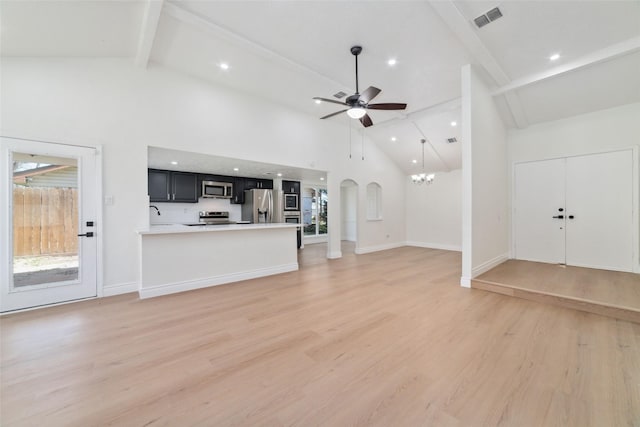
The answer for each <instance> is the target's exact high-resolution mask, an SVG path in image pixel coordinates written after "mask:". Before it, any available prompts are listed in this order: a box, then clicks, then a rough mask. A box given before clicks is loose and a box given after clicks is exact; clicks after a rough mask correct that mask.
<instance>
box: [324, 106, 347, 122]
mask: <svg viewBox="0 0 640 427" xmlns="http://www.w3.org/2000/svg"><path fill="white" fill-rule="evenodd" d="M347 110H348V108H347ZM347 110H340V111H336V112H335V113H331V114H329V115H327V116H324V117H320V119H328V118H329V117H333V116H337V115H338V114H340V113H344V112H345V111H347Z"/></svg>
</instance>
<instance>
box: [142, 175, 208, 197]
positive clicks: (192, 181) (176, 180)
mask: <svg viewBox="0 0 640 427" xmlns="http://www.w3.org/2000/svg"><path fill="white" fill-rule="evenodd" d="M148 192H149V200H150V201H151V202H176V203H178V202H179V203H197V202H198V193H199V191H198V176H197V174H194V173H189V172H174V171H165V170H158V169H149V171H148Z"/></svg>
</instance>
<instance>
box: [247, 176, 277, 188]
mask: <svg viewBox="0 0 640 427" xmlns="http://www.w3.org/2000/svg"><path fill="white" fill-rule="evenodd" d="M254 188H261V189H265V190H273V180H271V179H260V178H245V179H244V189H245V190H253V189H254Z"/></svg>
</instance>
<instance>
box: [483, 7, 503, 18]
mask: <svg viewBox="0 0 640 427" xmlns="http://www.w3.org/2000/svg"><path fill="white" fill-rule="evenodd" d="M501 17H502V12H500V9H498V8H497V7H494V8H493V9H491V10H490V11H489V12H487V18H489V21H491V22H493V21H495V20H496V19H498V18H501Z"/></svg>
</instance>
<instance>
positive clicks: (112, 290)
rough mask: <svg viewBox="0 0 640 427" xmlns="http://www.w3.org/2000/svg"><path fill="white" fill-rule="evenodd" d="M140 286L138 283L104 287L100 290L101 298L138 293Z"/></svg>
mask: <svg viewBox="0 0 640 427" xmlns="http://www.w3.org/2000/svg"><path fill="white" fill-rule="evenodd" d="M139 287H140V285H139V284H138V282H128V283H118V284H116V285H106V286H104V287H103V288H102V296H103V297H112V296H114V295H122V294H129V293H131V292H138V288H139Z"/></svg>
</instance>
